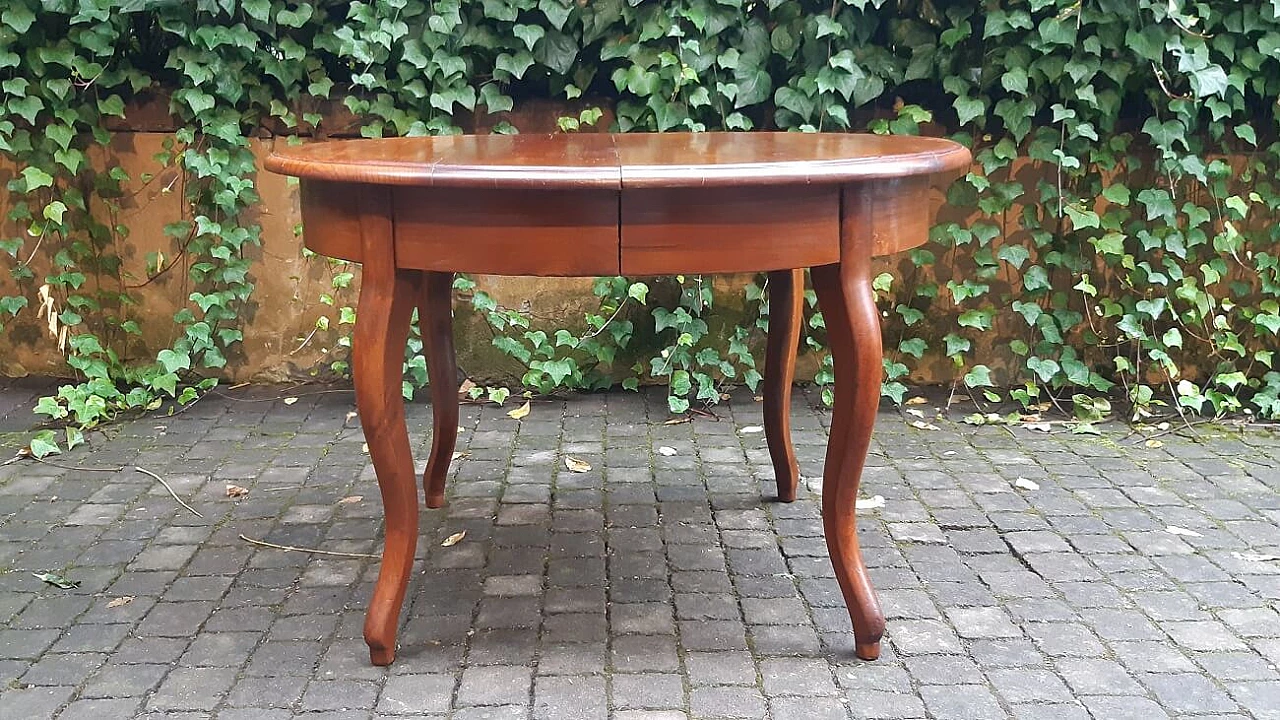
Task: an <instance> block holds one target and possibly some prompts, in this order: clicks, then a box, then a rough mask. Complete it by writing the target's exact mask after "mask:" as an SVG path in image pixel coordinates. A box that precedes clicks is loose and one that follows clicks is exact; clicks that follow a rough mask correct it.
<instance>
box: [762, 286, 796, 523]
mask: <svg viewBox="0 0 1280 720" xmlns="http://www.w3.org/2000/svg"><path fill="white" fill-rule="evenodd" d="M803 318H804V270H776V271H774V272H771V273H769V336H768V340H767V344H766V346H765V355H764V434H765V440H766V441H767V442H768V445H769V457H770V459H772V460H773V477H774V480H775V481H776V482H777V484H778V499H779V500H781V501H782V502H792V501H794V500H795V499H796V486H797V485H799V483H800V465H799V464H798V463H797V462H796V453H795V449H794V448H793V447H792V446H791V383H792V380H793V379H794V377H795V374H796V352H797V349H796V346H797V345H798V344H799V342H800V323H801V321H802V320H803Z"/></svg>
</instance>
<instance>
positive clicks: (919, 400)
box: [902, 395, 929, 405]
mask: <svg viewBox="0 0 1280 720" xmlns="http://www.w3.org/2000/svg"><path fill="white" fill-rule="evenodd" d="M928 402H929V400H928V399H927V398H923V397H920V396H919V395H917V396H915V397H909V398H907V400H906V402H904V403H902V404H903V405H924V404H926V403H928Z"/></svg>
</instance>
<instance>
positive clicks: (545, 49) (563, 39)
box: [533, 31, 578, 75]
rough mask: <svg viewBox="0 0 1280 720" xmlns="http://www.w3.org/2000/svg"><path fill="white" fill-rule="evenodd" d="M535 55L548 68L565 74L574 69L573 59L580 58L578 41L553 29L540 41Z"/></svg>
mask: <svg viewBox="0 0 1280 720" xmlns="http://www.w3.org/2000/svg"><path fill="white" fill-rule="evenodd" d="M533 57H534V58H535V59H537V61H538V62H540V63H542V64H543V65H545V66H547V67H548V68H550V69H552V70H554V71H556V72H557V73H560V74H561V75H565V74H567V73H568V72H569V71H570V70H571V69H573V61H574V60H576V59H577V58H578V43H577V42H576V41H575V40H574V39H573V38H572V37H570V36H568V35H566V34H564V33H562V32H556V31H552V32H549V33H547V34H546V35H544V36H543V37H542V39H540V40H539V41H538V44H537V47H536V48H534V50H533Z"/></svg>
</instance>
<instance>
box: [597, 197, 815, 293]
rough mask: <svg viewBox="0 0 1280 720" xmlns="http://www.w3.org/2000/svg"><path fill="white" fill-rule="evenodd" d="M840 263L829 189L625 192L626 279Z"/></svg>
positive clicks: (623, 223) (624, 252)
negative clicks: (640, 276)
mask: <svg viewBox="0 0 1280 720" xmlns="http://www.w3.org/2000/svg"><path fill="white" fill-rule="evenodd" d="M839 257H840V197H839V189H838V188H837V187H836V186H834V185H831V186H814V187H805V186H794V187H793V186H783V187H775V188H755V187H752V188H728V187H721V188H650V189H644V190H628V191H624V192H623V194H622V274H624V275H667V274H674V273H724V272H753V271H761V270H789V269H791V268H795V267H809V266H812V265H823V264H826V263H832V262H835V261H837V260H838V259H839Z"/></svg>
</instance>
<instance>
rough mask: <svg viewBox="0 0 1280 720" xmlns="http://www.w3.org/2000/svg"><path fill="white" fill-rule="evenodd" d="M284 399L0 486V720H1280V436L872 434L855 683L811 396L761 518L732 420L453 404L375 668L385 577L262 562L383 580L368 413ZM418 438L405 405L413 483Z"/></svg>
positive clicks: (736, 410)
mask: <svg viewBox="0 0 1280 720" xmlns="http://www.w3.org/2000/svg"><path fill="white" fill-rule="evenodd" d="M36 392H37V390H36V389H35V388H32V387H30V386H27V385H22V384H13V383H10V384H9V385H6V386H2V387H0V457H11V456H12V455H13V453H14V451H15V450H16V449H17V448H18V447H19V446H20V445H21V444H23V443H24V442H25V441H24V438H25V435H24V434H23V431H24V430H25V429H26V428H28V427H29V425H30V423H31V415H30V414H29V407H30V405H31V403H32V401H33V398H34V396H35V394H36ZM280 392H281V390H280V389H277V388H254V389H245V390H238V391H235V392H233V393H231V396H230V397H227V396H210V397H208V398H206V399H204V400H202V401H201V402H199V403H197V404H196V405H195V406H193V407H192V408H191V409H190V410H188V411H186V412H183V413H181V414H179V415H177V416H174V417H171V418H164V417H148V418H144V419H141V420H136V421H131V422H126V423H123V424H120V425H118V426H115V427H113V428H111V429H110V430H109V431H108V437H106V438H103V437H101V436H98V437H96V438H95V439H94V447H93V448H80V449H77V450H76V451H74V452H72V453H71V454H69V455H67V456H64V457H61V458H56V460H57V461H58V462H60V463H64V464H67V465H84V466H95V467H106V466H127V468H126V469H124V470H121V471H117V472H87V471H83V470H76V469H62V468H59V467H55V466H52V465H40V464H35V463H31V462H21V463H13V464H9V465H7V466H4V467H0V628H2V629H0V683H2V684H0V716H3V717H4V718H6V719H14V720H18V719H21V720H27V719H32V718H46V717H58V718H62V719H63V720H70V719H72V718H130V717H147V718H161V717H163V718H210V717H216V718H219V719H220V720H233V719H236V720H239V719H243V718H254V719H262V720H274V719H275V718H287V717H297V716H303V717H307V718H314V719H316V720H319V719H320V718H326V719H329V718H371V717H387V718H400V717H431V718H446V717H447V718H454V719H456V720H477V719H479V718H491V719H493V720H508V719H513V718H537V719H543V718H546V719H552V718H569V719H574V720H576V719H579V718H585V719H588V720H590V719H594V718H601V719H605V718H610V719H616V720H674V719H676V718H722V717H723V718H773V720H791V719H796V718H798V719H804V720H808V719H813V720H827V719H828V718H861V717H875V718H962V719H964V720H972V719H975V718H987V717H1019V718H1052V719H1059V718H1066V719H1069V718H1088V717H1093V718H1099V719H1106V720H1111V719H1114V718H1129V717H1137V718H1142V719H1143V720H1154V719H1155V718H1161V717H1184V716H1189V715H1195V716H1196V717H1199V718H1208V717H1216V718H1227V717H1233V718H1250V717H1252V718H1280V672H1277V668H1276V665H1277V664H1278V663H1280V613H1278V612H1277V611H1278V610H1280V559H1277V557H1276V556H1277V555H1280V436H1277V435H1276V434H1272V433H1269V432H1267V431H1265V430H1249V431H1248V432H1245V433H1239V432H1233V431H1231V430H1229V429H1222V428H1218V429H1211V428H1210V427H1209V426H1204V427H1202V428H1200V429H1199V432H1200V439H1199V441H1195V440H1191V439H1186V438H1182V437H1180V436H1178V435H1176V434H1169V435H1166V436H1164V437H1163V438H1161V443H1162V445H1160V446H1159V447H1150V446H1148V444H1147V443H1145V442H1142V441H1141V440H1140V439H1135V438H1133V437H1126V434H1127V430H1126V429H1125V428H1123V427H1118V426H1110V427H1109V428H1108V429H1106V431H1105V432H1106V434H1105V435H1104V436H1103V437H1100V438H1094V437H1085V436H1078V435H1071V434H1069V433H1066V432H1055V433H1052V434H1044V433H1037V432H1033V431H1029V430H1025V429H1021V428H1019V429H1014V430H1012V431H1009V430H1005V429H1002V428H992V427H985V428H974V427H969V426H966V425H962V424H956V423H952V422H948V421H938V425H939V426H940V429H938V430H932V431H931V430H920V429H916V428H913V427H910V426H909V424H908V423H907V422H906V420H909V419H910V418H905V419H904V417H903V416H900V415H899V414H898V413H897V412H896V411H890V410H886V411H885V412H883V413H882V414H881V417H880V421H879V425H878V428H877V431H876V439H875V444H874V446H873V448H872V453H873V454H872V457H871V458H870V461H869V467H868V469H867V471H866V474H865V477H864V484H863V488H864V494H866V495H881V496H883V497H884V498H885V504H884V506H883V507H882V508H880V509H877V510H872V511H869V512H866V513H864V517H863V518H862V522H861V524H860V526H861V538H862V541H863V544H864V547H865V550H866V554H867V558H868V562H869V564H870V565H871V566H872V576H873V577H874V579H875V581H876V583H877V585H878V586H879V588H880V594H881V599H882V600H883V602H884V605H885V609H886V612H887V615H888V616H889V627H888V633H887V636H886V642H885V644H884V654H883V656H882V658H881V659H880V660H879V661H877V662H873V663H865V662H860V661H858V660H856V659H854V657H853V654H852V635H851V633H850V631H849V627H848V622H849V621H848V617H847V615H846V613H845V610H844V609H843V607H842V606H841V599H840V595H839V591H838V589H837V587H836V584H835V582H834V580H833V579H832V572H831V568H830V566H829V564H828V560H827V557H826V550H825V547H824V544H823V540H822V536H821V525H820V522H819V515H818V504H817V502H816V501H815V499H816V497H817V495H816V493H815V492H814V491H815V490H818V489H819V488H818V487H817V485H818V481H816V480H812V479H808V478H816V477H818V476H819V475H820V474H821V467H822V452H823V447H824V443H825V441H826V431H825V424H826V422H827V420H828V419H829V416H828V415H827V414H826V413H825V412H824V411H822V410H820V409H815V408H814V407H813V406H812V402H813V400H812V398H811V397H805V396H802V395H800V394H798V397H797V401H796V404H795V409H794V423H795V442H796V449H797V453H798V455H799V457H800V461H801V471H802V473H803V475H804V476H805V477H806V478H807V481H806V482H807V484H808V485H809V487H808V488H805V489H802V493H801V499H800V500H798V501H797V502H795V503H794V504H790V505H783V504H778V503H775V502H772V501H770V500H769V497H771V495H772V483H773V478H772V471H771V469H770V466H769V462H768V456H767V453H766V451H765V445H764V436H763V434H762V433H760V432H758V429H759V425H760V424H761V422H762V416H761V406H760V404H759V403H756V402H753V400H752V398H750V397H747V396H740V397H735V398H734V400H733V401H732V402H731V403H730V404H728V406H722V407H720V408H717V413H719V414H720V420H719V421H711V420H707V419H699V420H697V421H695V422H693V423H687V424H675V425H665V424H663V421H664V420H666V419H667V416H666V413H665V410H664V409H663V407H662V405H663V403H662V399H661V398H659V397H657V396H646V395H637V394H630V393H618V394H604V395H586V396H579V397H574V398H572V399H569V400H567V401H556V402H541V403H534V406H533V411H532V413H531V414H530V415H529V416H528V417H527V418H526V419H524V420H523V421H516V420H513V419H511V418H509V417H507V415H506V410H508V409H510V408H509V407H508V408H490V407H485V408H481V407H476V406H465V407H464V408H463V422H462V424H463V428H464V429H463V432H462V433H461V435H460V438H459V450H460V451H463V452H464V454H465V457H463V458H462V459H460V460H459V461H458V462H457V463H456V467H455V471H454V477H453V478H451V485H450V498H449V504H448V506H447V508H446V509H444V510H438V511H424V512H423V514H422V524H423V529H422V533H421V536H422V538H423V541H422V543H421V544H420V550H419V558H420V570H419V571H418V572H417V573H416V574H415V580H414V581H413V583H412V584H411V586H410V589H409V595H408V600H407V602H406V607H407V611H406V617H405V618H404V620H403V622H402V626H401V650H400V655H399V658H398V660H397V662H396V663H395V665H394V666H392V667H391V668H389V669H383V668H374V667H371V666H369V665H368V658H367V654H366V649H365V645H364V643H363V641H362V640H361V637H360V631H361V622H362V617H363V616H362V613H363V608H364V603H365V602H366V600H367V598H368V597H369V593H370V590H371V583H372V580H373V578H374V576H375V573H376V571H377V562H376V560H371V559H360V558H354V559H353V558H343V557H336V556H319V555H310V554H306V553H301V552H283V551H280V550H276V549H271V548H267V547H261V546H257V545H252V544H250V543H248V542H246V541H245V540H243V539H241V535H244V536H246V537H250V538H255V539H262V540H265V541H268V542H273V543H278V544H284V545H295V546H306V547H316V548H323V549H326V550H331V551H339V552H355V553H370V552H377V551H378V549H379V548H378V538H379V533H380V521H379V518H380V502H379V499H378V492H377V489H376V486H375V483H374V480H373V474H372V471H371V468H370V466H369V462H368V457H367V455H364V454H363V453H362V452H361V443H362V437H361V433H360V430H359V428H358V427H357V426H356V421H355V420H354V418H351V417H349V416H348V412H349V411H350V410H351V409H352V396H351V394H350V393H349V392H347V391H330V392H320V393H317V392H316V391H315V390H314V389H299V390H297V393H298V396H297V400H296V402H292V403H290V402H288V401H285V400H282V399H280V398H278V397H276V396H277V395H278V394H279V393H280ZM429 424H430V407H429V406H426V405H419V404H415V405H412V406H411V407H410V428H411V434H412V438H413V441H414V442H413V444H414V447H415V448H416V450H417V452H418V455H419V457H425V454H426V448H427V447H428V446H429V444H428V440H429V438H428V428H429ZM1156 444H1158V443H1151V445H1156ZM664 447H665V448H673V449H674V453H672V452H671V451H670V450H665V451H661V452H660V450H661V448H664ZM566 456H573V457H576V458H579V459H581V460H584V461H586V462H588V463H590V464H591V466H592V467H593V469H592V470H590V471H588V472H585V473H576V472H570V471H569V470H568V469H566V467H565V465H564V462H563V461H564V458H565V457H566ZM134 466H138V467H142V468H146V469H148V470H151V471H153V472H155V473H156V474H158V475H160V476H161V477H164V478H165V479H166V480H168V481H169V483H170V484H171V485H172V486H173V488H174V490H175V491H176V492H177V493H178V494H179V495H180V496H182V497H183V498H184V499H186V500H188V501H189V502H190V503H191V505H192V506H193V507H195V508H196V509H197V510H199V511H200V512H201V513H203V515H204V517H203V518H198V517H196V516H194V515H192V514H191V513H189V512H187V511H186V510H184V509H183V508H182V507H180V506H179V505H178V504H177V503H176V502H174V500H173V499H172V498H171V497H170V496H169V495H168V493H167V492H166V491H165V490H164V489H163V488H162V487H161V486H160V485H159V483H157V482H155V481H154V480H153V479H152V478H150V477H148V476H147V475H144V474H142V473H140V472H137V471H135V470H134V469H133V468H134ZM1018 478H1025V479H1027V480H1030V481H1032V482H1033V483H1034V484H1036V485H1038V489H1023V488H1016V487H1015V485H1014V483H1015V482H1016V481H1017V480H1018ZM227 484H234V485H239V486H241V487H244V488H247V489H248V491H249V492H248V494H247V495H245V496H243V497H241V498H239V499H234V498H229V497H227V492H226V486H227ZM1022 484H1023V485H1027V484H1026V483H1022ZM1170 528H1173V531H1172V532H1171V531H1170V530H1169V529H1170ZM462 530H465V531H466V537H465V538H464V539H463V540H462V541H461V542H459V543H458V544H457V545H455V546H453V547H447V548H446V547H441V540H442V539H443V538H445V537H447V536H449V535H451V534H453V533H456V532H459V531H462ZM44 571H54V572H58V573H61V574H63V575H65V576H67V577H68V578H71V579H73V580H76V581H78V582H79V585H78V587H75V588H74V589H69V590H60V589H57V588H55V587H53V586H51V585H47V584H44V583H42V582H41V581H40V580H38V579H37V578H35V577H33V576H32V573H33V572H44ZM122 598H132V600H131V601H129V602H127V603H124V604H121V603H122V600H121V599H122Z"/></svg>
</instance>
